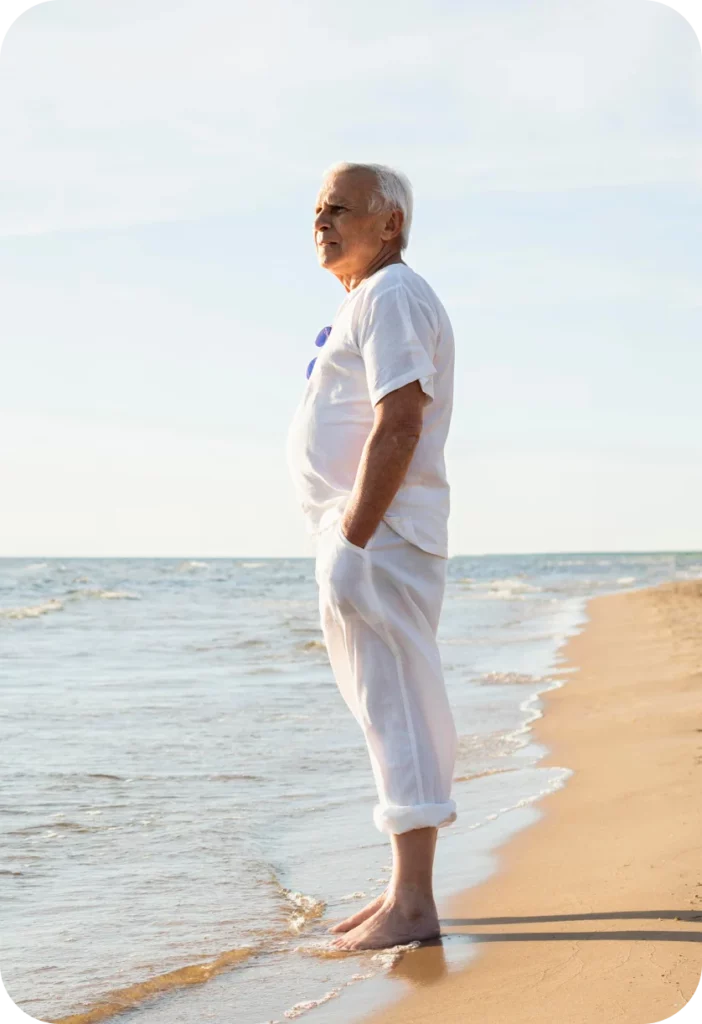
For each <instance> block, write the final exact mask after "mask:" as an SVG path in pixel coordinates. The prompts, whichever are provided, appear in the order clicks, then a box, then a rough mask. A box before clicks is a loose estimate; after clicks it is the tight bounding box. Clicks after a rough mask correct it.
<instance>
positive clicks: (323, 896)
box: [0, 552, 702, 1024]
mask: <svg viewBox="0 0 702 1024" xmlns="http://www.w3.org/2000/svg"><path fill="white" fill-rule="evenodd" d="M701 575H702V554H700V553H699V552H697V553H695V552H679V553H669V552H667V553H659V554H656V553H644V554H636V553H624V554H614V553H611V552H610V553H603V554H596V553H588V554H577V553H576V554H545V555H499V556H497V555H483V556H455V557H452V558H451V559H449V563H448V582H447V588H446V595H445V600H444V605H443V610H442V617H441V622H440V626H439V632H438V640H439V646H440V650H441V656H442V662H443V667H444V673H445V678H446V684H447V687H448V691H449V696H450V699H451V704H452V707H453V710H454V715H455V719H456V724H457V728H458V733H459V737H460V743H459V753H458V760H457V764H456V771H455V777H454V788H453V794H452V795H453V797H454V799H455V800H456V803H457V807H458V819H457V821H456V822H455V823H454V825H452V826H450V827H448V828H442V829H441V830H440V831H439V841H438V843H437V852H436V895H437V902H438V904H439V910H441V900H442V899H444V898H447V897H449V896H450V895H451V894H452V893H453V892H456V891H459V890H461V889H465V888H467V887H469V886H471V885H474V884H477V883H479V882H481V881H483V880H484V879H485V878H487V877H489V876H490V874H491V873H492V872H493V871H494V870H495V856H494V853H495V850H496V849H497V848H498V847H500V846H501V845H502V844H503V843H504V842H505V841H506V840H508V839H509V837H510V836H511V835H513V834H514V833H515V832H517V831H519V830H520V829H522V828H525V827H528V826H529V825H531V824H533V823H534V821H536V820H538V818H539V817H540V815H541V812H540V810H539V809H538V807H535V806H534V805H535V803H536V802H537V801H538V800H539V799H540V798H541V797H542V796H543V795H544V794H545V793H548V792H550V791H552V790H554V789H556V788H559V787H561V786H567V784H568V779H569V777H570V776H571V774H572V772H571V770H570V769H569V767H568V765H563V766H560V767H553V766H551V767H541V766H540V761H541V760H542V759H543V758H544V755H545V754H546V753H547V751H546V749H545V748H544V747H542V746H539V745H538V744H537V743H535V741H534V739H533V737H532V732H531V724H532V723H533V721H534V720H535V719H536V718H538V717H540V715H541V713H542V702H541V695H542V694H543V693H544V692H546V691H547V690H549V689H551V688H552V687H555V686H567V685H568V678H569V676H568V672H569V671H573V668H572V667H571V668H566V667H564V666H563V665H561V664H560V662H561V661H562V655H561V653H560V651H559V649H560V648H561V646H562V644H563V643H564V641H565V640H566V639H567V638H568V637H569V636H570V635H572V634H573V633H576V632H578V631H579V629H580V628H581V627H582V625H583V624H584V622H585V621H586V612H585V606H586V602H587V600H588V599H589V598H590V597H593V596H596V595H599V594H605V593H612V592H615V591H626V590H632V589H639V588H642V587H648V586H653V585H656V584H658V583H662V582H665V581H670V580H680V579H691V578H699V577H700V576H701ZM0 672H1V679H0V696H1V706H2V714H1V716H0V824H1V828H0V904H1V907H2V911H1V915H0V922H1V927H0V977H1V979H2V985H3V986H4V988H5V990H6V991H7V993H8V994H9V996H10V997H11V999H12V1000H13V1001H14V1002H15V1003H16V1004H17V1006H19V1007H20V1009H21V1010H22V1011H24V1012H25V1013H26V1014H29V1015H30V1017H34V1018H35V1019H37V1020H40V1021H50V1022H57V1021H62V1022H67V1024H95V1022H98V1021H103V1020H104V1021H114V1020H116V1019H117V1018H119V1022H120V1024H192V1022H193V1021H198V1022H201V1021H215V1022H216V1024H286V1022H287V1021H289V1020H294V1019H297V1018H302V1017H305V1016H308V1018H309V1021H310V1024H337V1022H339V1024H340V1022H343V1024H352V1022H354V1021H360V1020H362V1019H363V1017H364V1016H366V1015H367V1014H368V1013H369V1012H370V1011H371V1010H374V1009H376V1008H377V1007H378V1006H379V1005H384V1004H387V1003H389V1002H391V1001H392V1000H394V999H397V998H399V997H400V996H401V995H403V994H404V992H405V991H406V990H407V986H408V985H409V982H408V980H407V979H406V978H405V976H404V974H403V970H402V961H403V958H404V957H406V956H409V955H411V952H412V951H411V949H410V950H408V949H406V948H405V949H402V948H398V949H394V950H389V951H388V950H382V951H379V952H378V951H363V952H359V953H340V952H338V951H336V950H333V949H332V947H330V945H329V941H330V936H329V935H328V933H327V928H328V927H329V924H330V923H331V922H333V921H337V920H339V919H340V918H342V917H345V916H347V915H348V914H351V913H353V912H354V911H355V910H357V909H360V907H362V906H363V905H364V904H365V903H366V902H368V901H369V900H370V899H371V898H372V897H373V896H375V895H377V894H378V893H379V892H381V891H382V890H383V888H384V887H385V885H386V883H387V880H388V877H389V874H390V870H391V856H390V846H389V842H388V837H387V836H386V835H384V834H382V833H380V832H378V831H377V829H376V828H375V826H374V825H373V822H372V817H371V813H372V808H373V805H374V803H375V799H376V794H375V789H374V784H373V779H372V774H371V770H370V765H369V762H368V757H367V752H366V748H365V743H364V740H363V736H362V734H361V732H360V729H359V727H358V725H357V724H356V722H355V721H354V720H353V718H352V717H351V716H350V714H349V712H348V710H347V708H346V705H345V704H344V703H343V700H342V699H341V696H340V694H339V692H338V690H337V688H336V684H335V681H334V678H333V675H332V673H331V669H330V666H329V661H328V658H327V654H326V650H325V647H324V643H323V639H322V634H321V629H320V625H319V613H318V603H317V585H316V583H315V579H314V560H313V559H312V558H260V559H253V558H229V559H227V558H213V559H209V558H208V559H201V560H200V559H163V558H158V559H148V558H134V559H131V558H124V559H121V558H99V559H82V558H81V559H71V558H64V559H49V558H47V559H36V558H35V559H30V558H18V559H9V558H6V559H2V560H0ZM458 938H460V939H461V941H455V942H454V941H453V940H452V937H451V936H450V935H447V936H446V937H445V938H444V940H443V943H442V946H443V964H444V966H443V968H442V969H444V970H447V971H450V970H455V969H458V968H459V967H460V966H462V965H463V964H465V963H466V962H468V960H469V959H470V957H472V956H475V955H477V945H476V946H472V945H471V942H470V941H468V942H466V941H465V936H456V939H458Z"/></svg>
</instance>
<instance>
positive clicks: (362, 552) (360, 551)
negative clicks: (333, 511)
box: [334, 518, 368, 558]
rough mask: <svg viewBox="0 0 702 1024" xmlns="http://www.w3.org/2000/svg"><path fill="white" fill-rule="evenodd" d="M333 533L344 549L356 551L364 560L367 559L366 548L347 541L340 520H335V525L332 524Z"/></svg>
mask: <svg viewBox="0 0 702 1024" xmlns="http://www.w3.org/2000/svg"><path fill="white" fill-rule="evenodd" d="M334 532H335V533H336V536H337V539H338V540H340V541H341V543H342V544H343V545H344V547H347V548H351V550H352V551H357V552H358V554H359V555H362V556H364V557H365V558H367V557H368V550H367V548H362V547H359V546H358V544H352V542H351V541H350V540H349V539H348V537H347V536H346V534H345V533H344V531H343V530H342V529H341V518H339V519H337V521H336V523H335V524H334Z"/></svg>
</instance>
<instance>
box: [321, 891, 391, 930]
mask: <svg viewBox="0 0 702 1024" xmlns="http://www.w3.org/2000/svg"><path fill="white" fill-rule="evenodd" d="M387 895H388V890H387V889H386V890H385V892H381V894H380V896H376V898H375V899H374V900H371V902H370V903H369V904H368V905H367V906H365V907H364V908H363V910H359V912H358V913H357V914H352V915H351V917H346V918H344V920H343V921H339V923H338V924H335V925H332V927H331V928H327V931H328V932H348V931H350V929H351V928H355V927H356V925H358V924H361V923H362V922H363V921H365V920H366V918H368V917H370V916H371V914H374V913H375V912H376V910H380V908H381V906H382V905H383V903H384V902H385V900H386V898H387Z"/></svg>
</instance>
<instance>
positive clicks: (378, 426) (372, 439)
mask: <svg viewBox="0 0 702 1024" xmlns="http://www.w3.org/2000/svg"><path fill="white" fill-rule="evenodd" d="M426 400H427V396H426V395H425V393H424V392H423V391H422V388H421V385H420V383H419V381H418V380H413V381H412V382H411V383H410V384H405V386H404V387H401V388H397V390H395V391H391V392H390V394H389V395H385V397H384V398H381V400H380V401H379V402H378V404H377V405H376V407H375V422H374V424H373V429H372V430H371V432H370V434H369V435H368V439H367V441H366V443H365V446H364V448H363V452H362V454H361V461H360V464H359V467H358V472H357V474H356V482H355V485H354V489H353V491H352V493H351V497H350V499H349V503H348V505H347V507H346V513H345V518H344V521H342V523H341V529H342V531H343V533H344V535H345V536H346V538H347V540H349V541H350V542H351V543H352V544H355V545H356V546H357V547H359V548H364V547H365V546H366V544H367V543H368V541H369V540H370V538H371V537H372V536H373V534H374V533H375V531H376V529H377V528H378V524H379V522H380V520H381V519H382V518H383V516H384V515H385V512H386V511H387V509H388V508H389V506H390V502H391V501H392V499H393V498H394V497H395V495H396V494H397V492H398V490H399V489H400V485H401V483H402V481H403V480H404V478H405V476H406V474H407V470H408V469H409V465H410V462H411V461H412V456H413V455H414V449H415V448H416V447H417V442H418V441H419V438H420V435H421V433H422V423H423V419H424V405H425V403H426Z"/></svg>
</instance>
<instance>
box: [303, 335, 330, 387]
mask: <svg viewBox="0 0 702 1024" xmlns="http://www.w3.org/2000/svg"><path fill="white" fill-rule="evenodd" d="M331 329H332V325H331V324H330V325H329V327H323V328H322V330H321V331H320V332H319V334H318V335H317V337H316V338H315V342H314V343H315V345H316V346H317V347H318V348H321V347H322V345H323V344H324V342H325V341H326V340H327V338H328V337H329V335H330V334H331ZM316 362H317V357H316V356H315V357H314V359H312V360H311V362H310V363H309V365H308V367H307V379H308V380H309V379H310V374H311V373H312V370H313V369H314V364H315V363H316Z"/></svg>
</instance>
